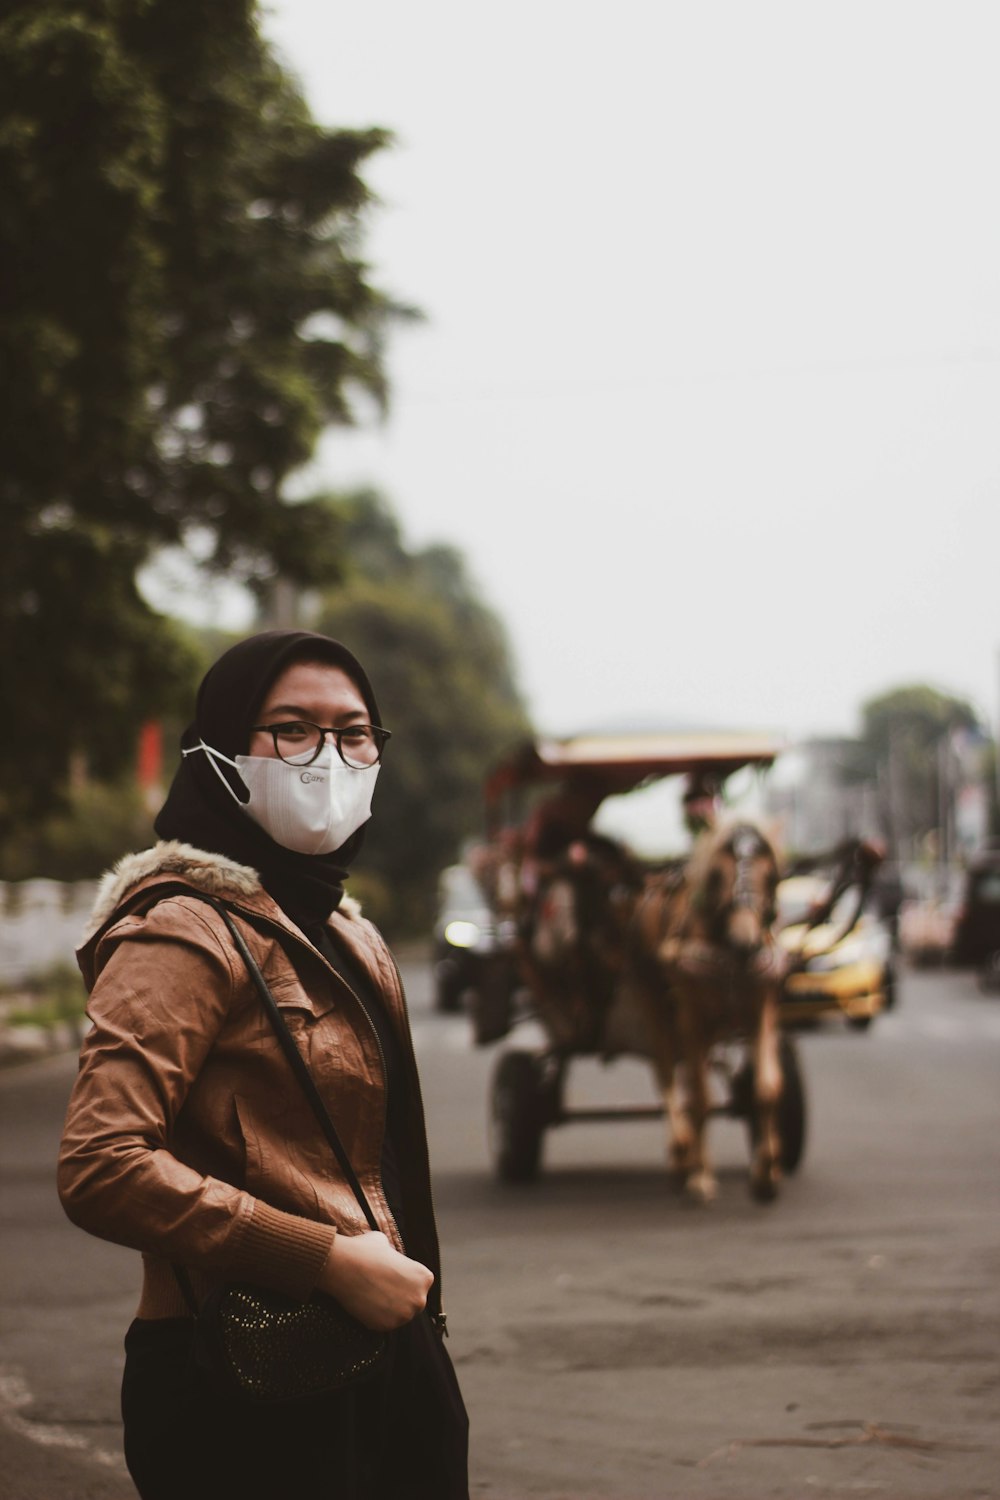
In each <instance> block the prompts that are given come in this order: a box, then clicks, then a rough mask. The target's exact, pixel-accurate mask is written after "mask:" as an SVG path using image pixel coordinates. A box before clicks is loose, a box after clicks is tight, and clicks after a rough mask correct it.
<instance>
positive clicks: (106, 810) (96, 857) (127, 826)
mask: <svg viewBox="0 0 1000 1500" xmlns="http://www.w3.org/2000/svg"><path fill="white" fill-rule="evenodd" d="M154 837H155V835H154V833H153V820H152V816H151V815H150V812H149V810H148V809H147V808H146V807H145V806H144V805H143V802H142V798H141V796H140V794H139V791H138V789H137V788H136V787H135V786H134V785H132V784H131V783H130V782H129V781H127V780H125V779H124V778H123V779H122V780H120V781H118V782H114V783H110V784H109V783H105V782H100V781H96V780H90V779H88V780H87V781H86V782H85V783H84V784H83V785H82V786H80V787H77V788H74V789H72V790H71V791H70V792H69V794H68V796H67V799H66V804H65V806H63V807H62V808H60V810H59V811H58V812H54V813H51V814H50V815H49V816H48V817H47V818H39V819H37V820H36V821H34V822H31V823H24V824H22V825H21V826H20V827H19V828H17V829H16V830H15V831H14V832H12V833H11V835H10V837H9V838H8V839H6V840H5V841H4V843H3V845H2V846H0V880H30V879H32V878H33V877H35V876H38V875H45V876H48V877H49V878H50V879H53V880H92V879H95V878H96V877H97V876H98V875H101V874H103V872H104V871H105V870H106V869H107V868H108V867H109V866H110V865H112V864H113V863H114V862H115V860H117V859H120V858H121V856H122V855H123V854H126V853H128V852H130V851H131V850H135V849H145V848H148V846H149V845H150V844H151V843H152V842H153V839H154Z"/></svg>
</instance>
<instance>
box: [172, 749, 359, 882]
mask: <svg viewBox="0 0 1000 1500" xmlns="http://www.w3.org/2000/svg"><path fill="white" fill-rule="evenodd" d="M196 750H204V752H205V754H206V755H207V756H208V759H209V764H210V765H211V766H212V768H213V770H214V771H215V773H216V775H217V776H218V777H219V780H220V781H221V782H222V784H223V786H224V787H225V788H226V790H227V791H228V792H229V794H230V795H231V797H232V798H233V801H234V802H235V803H236V805H237V807H239V808H241V809H242V811H243V812H245V813H246V815H247V817H249V818H252V819H253V820H254V822H255V823H258V824H259V825H260V827H261V828H263V830H264V832H265V833H267V834H270V836H271V838H272V839H274V842H275V843H276V844H280V845H281V846H282V848H284V849H294V850H295V852H296V853H297V854H332V853H333V851H334V849H339V848H340V846H341V844H343V843H346V841H347V840H348V839H349V838H350V836H351V834H352V833H356V832H357V830H358V829H359V828H360V827H361V825H362V823H367V821H368V819H369V818H370V817H371V805H372V793H373V792H374V790H375V779H376V777H377V776H378V773H379V766H378V764H377V763H376V764H375V765H374V766H364V767H363V768H361V769H360V770H356V769H355V768H354V767H353V766H348V765H345V764H344V762H343V761H342V760H341V759H340V756H339V755H338V754H337V752H336V751H335V750H334V749H333V747H332V746H331V745H329V744H327V745H324V746H323V749H322V750H321V751H320V753H319V755H318V756H317V757H316V759H315V760H314V761H311V762H310V764H309V765H305V764H303V763H302V760H301V759H300V760H299V762H298V763H294V762H291V761H287V760H276V759H274V758H272V757H271V756H269V755H237V757H236V759H235V760H230V759H229V756H228V755H223V754H222V751H221V750H213V749H212V747H211V745H206V744H205V742H204V740H203V741H202V742H201V744H200V745H193V746H192V747H191V749H190V750H184V751H183V752H182V753H183V754H184V755H192V754H194V752H195V751H196ZM217 759H218V760H224V761H225V762H226V764H227V765H230V766H235V768H236V770H237V771H238V772H239V773H240V776H241V777H242V778H243V781H244V783H245V784H246V788H247V790H248V792H249V793H250V801H249V802H241V801H240V799H239V797H237V795H236V793H235V792H234V791H233V789H232V787H231V786H230V785H229V782H228V781H227V780H226V778H225V776H223V774H222V772H221V771H220V770H219V767H218V766H217V765H216V764H215V762H216V760H217Z"/></svg>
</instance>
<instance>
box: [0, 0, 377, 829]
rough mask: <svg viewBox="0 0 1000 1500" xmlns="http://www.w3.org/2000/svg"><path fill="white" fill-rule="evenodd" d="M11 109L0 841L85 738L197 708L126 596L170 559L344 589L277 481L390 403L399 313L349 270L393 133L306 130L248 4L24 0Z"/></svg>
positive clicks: (165, 633)
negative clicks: (157, 560) (332, 583)
mask: <svg viewBox="0 0 1000 1500" xmlns="http://www.w3.org/2000/svg"><path fill="white" fill-rule="evenodd" d="M0 100H2V101H3V102H2V106H0V198H2V201H3V204H4V213H3V215H2V216H0V369H2V370H3V371H4V377H5V390H4V414H5V418H6V421H5V427H4V462H3V465H2V469H0V619H2V621H3V641H2V648H0V649H2V656H3V662H4V666H3V672H4V680H3V695H4V700H5V701H6V702H7V703H14V704H16V705H17V723H18V726H19V734H18V735H17V736H15V737H13V738H12V737H11V736H9V735H8V736H5V737H4V738H3V740H2V741H0V773H2V774H0V781H2V783H3V784H4V785H6V786H10V787H12V788H13V789H14V790H13V792H12V794H11V795H9V796H8V797H7V798H6V799H4V800H3V801H2V802H0V829H3V828H4V827H8V828H9V827H11V826H14V825H16V824H17V823H18V822H19V821H23V820H25V819H28V818H32V817H35V816H37V815H38V814H39V812H40V811H43V810H45V809H46V808H48V807H50V806H51V805H52V801H53V795H54V792H53V789H54V788H56V787H59V786H61V785H63V784H64V783H65V776H66V764H67V752H68V750H69V749H70V748H71V747H72V748H74V749H76V750H80V751H83V752H85V754H86V755H87V756H88V757H91V758H93V759H94V761H95V762H96V763H97V764H99V766H100V767H101V769H102V770H104V771H108V772H109V773H110V772H111V771H113V770H114V769H115V768H116V767H117V766H121V765H122V764H124V763H125V762H126V761H127V760H128V758H129V757H130V756H131V754H132V742H133V735H134V730H135V728H136V726H137V724H138V722H139V720H140V719H141V718H142V717H143V716H144V715H146V714H148V713H151V712H154V711H160V710H162V709H164V708H168V707H169V706H170V704H171V702H172V701H175V700H176V699H177V698H178V697H179V696H180V695H181V694H183V693H186V692H187V691H188V689H189V687H190V685H191V681H192V678H193V676H194V674H195V673H196V671H197V670H198V667H199V665H200V663H199V662H198V660H197V656H196V654H195V653H193V652H192V651H191V650H190V648H189V647H188V646H186V645H185V643H184V641H183V639H182V637H181V636H180V635H179V634H178V633H177V632H176V631H175V630H174V629H173V628H172V627H171V625H170V624H169V622H167V621H165V620H163V619H162V618H161V617H160V616H158V615H157V614H155V612H154V611H153V610H152V609H151V608H150V607H149V605H148V604H147V603H146V602H145V600H144V599H143V598H142V596H141V594H140V592H139V591H138V589H137V587H136V583H135V578H136V572H137V569H138V568H139V567H140V566H141V565H142V564H143V563H144V562H145V561H147V560H148V559H149V558H150V556H151V555H153V554H154V553H155V551H156V550H157V549H159V548H161V547H164V546H169V545H181V546H185V547H188V548H190V549H191V550H192V551H193V552H194V553H195V554H196V555H197V556H198V557H199V559H200V560H201V561H202V562H203V564H204V565H205V566H206V567H208V568H211V569H220V570H223V569H224V570H226V571H227V572H228V573H229V574H230V575H231V576H235V577H237V578H240V579H242V580H244V581H245V582H247V583H248V584H249V585H250V586H251V587H252V588H254V589H256V590H257V591H258V592H263V591H265V590H266V589H267V587H268V586H269V583H270V581H271V580H272V579H273V578H274V577H275V576H276V575H277V574H279V573H281V574H284V575H286V576H288V577H290V578H292V579H296V580H298V581H301V582H304V583H318V582H321V581H323V582H326V581H329V579H330V578H331V577H333V576H336V572H337V569H338V568H339V566H340V557H341V541H340V537H339V536H338V533H337V530H336V526H335V524H334V522H333V520H332V518H331V513H330V511H329V508H328V507H326V506H324V505H323V504H321V503H320V502H318V501H309V502H304V503H300V504H297V505H288V504H285V503H284V500H283V496H284V491H285V484H286V481H287V478H288V476H289V474H290V473H291V472H292V471H293V470H295V469H296V468H297V467H298V466H299V465H301V464H302V463H303V462H304V461H305V460H306V459H307V458H308V457H309V456H310V454H311V452H312V449H313V446H314V444H315V441H316V438H317V436H318V434H319V433H320V431H321V430H322V429H323V428H324V427H325V426H328V425H330V424H332V423H345V422H349V421H350V420H351V419H352V412H353V410H354V403H355V402H356V401H357V400H358V399H369V398H370V399H372V400H374V401H375V402H377V403H383V402H384V400H385V382H384V375H383V369H382V360H381V340H382V336H383V333H384V329H385V327H386V324H387V321H388V319H389V318H390V317H392V316H393V315H395V314H397V313H400V312H401V311H402V309H399V308H398V307H395V306H394V305H393V304H392V303H390V301H389V300H388V299H387V298H386V297H385V296H384V295H383V294H382V293H380V292H378V291H377V290H375V289H374V288H373V287H372V286H371V285H370V283H369V280H368V273H367V268H366V267H365V265H364V264H363V262H362V261H361V260H360V259H359V258H358V237H359V229H360V222H361V215H362V213H363V211H364V209H365V206H366V204H367V203H368V199H369V195H368V191H367V189H366V187H365V184H364V182H363V180H362V178H361V176H360V169H361V167H362V165H363V163H364V162H365V160H366V159H367V158H368V156H369V155H370V154H371V153H372V152H373V151H375V150H377V149H379V148H381V147H382V146H383V145H385V144H386V141H387V137H386V135H385V133H384V132H382V131H379V130H367V131H329V130H324V129H322V128H321V127H319V126H318V125H317V124H316V123H315V122H314V121H313V120H312V119H311V118H310V115H309V112H308V109H307V107H306V105H305V103H304V102H303V99H302V96H301V94H300V92H299V89H298V87H297V85H296V84H295V82H294V81H293V80H292V79H291V78H290V77H289V76H288V75H287V74H286V73H285V72H283V71H282V69H281V68H280V66H279V65H278V64H277V62H276V61H275V59H274V57H273V56H272V55H271V54H270V52H269V51H268V49H267V47H266V46H265V44H264V43H263V42H262V40H261V38H260V35H259V33H258V30H257V24H256V5H255V0H212V4H210V5H206V4H204V3H203V0H14V3H12V4H8V6H7V7H5V10H4V15H3V19H2V21H0ZM27 747H30V754H25V750H26V748H27Z"/></svg>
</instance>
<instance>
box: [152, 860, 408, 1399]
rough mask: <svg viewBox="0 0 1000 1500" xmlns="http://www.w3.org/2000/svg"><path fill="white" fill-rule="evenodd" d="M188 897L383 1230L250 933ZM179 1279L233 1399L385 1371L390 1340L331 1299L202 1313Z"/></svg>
mask: <svg viewBox="0 0 1000 1500" xmlns="http://www.w3.org/2000/svg"><path fill="white" fill-rule="evenodd" d="M184 894H185V895H188V896H195V897H197V898H198V899H200V900H203V901H206V902H207V903H208V904H209V905H210V906H212V907H214V908H215V910H216V911H217V912H218V913H219V914H220V916H221V917H222V919H223V921H224V922H225V924H226V926H227V927H228V928H229V932H230V935H231V936H232V939H233V941H234V943H235V944H236V947H237V950H238V951H239V954H240V956H241V957H242V959H243V961H244V963H245V964H246V966H247V969H248V970H249V972H250V977H251V978H252V980H253V982H254V985H255V987H256V989H257V993H258V994H259V995H260V998H261V1000H262V1001H263V1004H264V1009H265V1011H266V1012H267V1015H268V1019H269V1020H270V1021H271V1024H272V1026H273V1027H274V1030H275V1033H276V1035H277V1038H278V1041H279V1042H280V1043H281V1047H282V1049H283V1051H284V1053H285V1056H286V1057H287V1059H288V1061H289V1063H290V1065H291V1067H292V1070H293V1072H294V1073H295V1076H296V1078H297V1079H298V1081H299V1083H300V1084H301V1086H302V1089H303V1091H304V1093H305V1095H306V1098H307V1099H308V1101H309V1104H310V1105H311V1107H312V1110H313V1112H314V1114H315V1115H316V1118H317V1120H318V1121H319V1124H320V1128H321V1129H322V1131H323V1134H324V1135H325V1136H326V1138H327V1140H328V1142H329V1143H330V1146H331V1148H332V1149H333V1152H334V1155H335V1156H336V1158H337V1161H338V1162H339V1164H340V1167H341V1170H342V1171H343V1173H344V1175H345V1176H346V1178H347V1180H348V1182H349V1183H350V1185H351V1189H352V1191H353V1193H354V1196H355V1198H356V1199H357V1200H358V1204H359V1205H360V1207H361V1210H362V1212H363V1213H364V1216H365V1219H366V1221H367V1223H368V1226H369V1228H370V1229H374V1230H377V1229H378V1227H379V1226H378V1223H377V1221H376V1219H375V1215H374V1214H373V1213H372V1210H371V1207H370V1205H369V1203H368V1200H367V1198H366V1197H365V1194H364V1190H363V1188H362V1186H361V1184H360V1182H359V1181H358V1178H357V1175H356V1173H355V1171H354V1168H353V1167H352V1166H351V1163H350V1160H349V1159H348V1156H347V1153H346V1152H345V1151H344V1148H343V1145H342V1144H341V1141H340V1137H339V1136H338V1134H337V1131H336V1127H335V1126H334V1123H333V1121H332V1120H331V1118H330V1116H329V1113H328V1112H327V1109H326V1106H325V1105H324V1104H323V1101H322V1099H321V1098H320V1096H319V1092H318V1090H317V1088H316V1085H315V1084H314V1083H313V1080H312V1078H311V1076H310V1074H309V1069H308V1068H307V1067H306V1065H305V1062H304V1061H303V1058H302V1054H301V1053H300V1052H299V1049H298V1047H296V1045H295V1041H294V1039H293V1038H292V1035H291V1033H290V1032H289V1030H288V1027H287V1026H286V1025H285V1021H284V1018H283V1016H282V1014H281V1011H280V1010H279V1008H278V1006H277V1004H276V1002H275V999H274V996H273V995H272V994H271V991H270V990H269V989H268V987H267V982H266V980H265V979H264V976H263V974H262V973H261V972H260V969H259V968H258V966H257V964H256V962H255V961H254V957H253V954H252V953H251V952H250V950H249V948H248V947H247V945H246V942H245V941H244V939H243V935H242V933H241V932H240V931H239V928H238V927H237V926H236V924H235V922H234V921H233V919H232V917H231V916H230V914H229V912H228V911H227V909H226V908H225V906H223V905H222V904H221V903H220V902H218V901H215V900H214V899H213V898H212V897H210V896H206V895H204V894H203V893H201V892H199V891H196V890H192V889H191V888H190V887H185V888H184ZM174 1274H175V1275H176V1277H177V1280H178V1281H179V1283H180V1286H181V1290H182V1292H183V1293H184V1297H185V1300H186V1301H187V1303H188V1306H189V1307H190V1308H191V1310H192V1312H193V1313H194V1317H195V1339H194V1353H195V1358H196V1360H197V1361H198V1363H199V1364H200V1365H202V1366H203V1367H204V1368H206V1369H207V1370H209V1371H210V1372H211V1373H212V1374H213V1375H214V1377H215V1378H216V1380H217V1381H218V1382H219V1383H220V1384H221V1386H222V1388H223V1389H224V1390H226V1391H227V1392H229V1393H230V1394H234V1395H237V1396H241V1397H243V1398H245V1399H246V1400H248V1401H254V1402H261V1403H271V1402H282V1401H301V1400H306V1399H308V1398H309V1397H313V1396H323V1395H325V1394H327V1393H329V1392H331V1391H339V1390H343V1389H344V1387H346V1386H349V1385H356V1384H358V1383H360V1382H361V1381H363V1380H368V1379H371V1377H372V1376H374V1375H375V1374H377V1372H378V1371H379V1369H380V1368H381V1367H382V1365H383V1362H384V1360H385V1355H386V1350H387V1348H388V1340H387V1338H386V1335H385V1334H384V1333H378V1332H376V1331H375V1330H374V1329H371V1328H366V1327H365V1325H364V1324H363V1323H359V1322H358V1320H357V1318H354V1317H352V1316H351V1314H350V1313H349V1312H347V1311H346V1310H345V1309H344V1308H343V1307H341V1305H340V1303H339V1302H337V1301H336V1299H335V1298H333V1297H329V1296H327V1295H326V1294H325V1293H323V1292H314V1293H313V1294H312V1296H311V1297H309V1298H308V1299H307V1300H306V1301H305V1302H295V1301H294V1300H292V1299H291V1298H289V1297H285V1296H282V1295H281V1294H280V1293H279V1292H272V1291H268V1290H266V1289H265V1288H263V1287H257V1286H251V1285H248V1284H245V1283H239V1284H227V1285H224V1286H221V1287H219V1288H217V1289H216V1290H215V1291H213V1292H210V1293H209V1295H208V1297H207V1298H206V1299H205V1301H204V1302H203V1303H202V1304H201V1305H200V1306H199V1304H198V1302H197V1299H196V1298H195V1295H194V1289H193V1287H192V1285H191V1281H190V1278H189V1277H188V1275H187V1272H186V1271H185V1270H184V1268H183V1267H182V1266H179V1265H177V1264H175V1265H174Z"/></svg>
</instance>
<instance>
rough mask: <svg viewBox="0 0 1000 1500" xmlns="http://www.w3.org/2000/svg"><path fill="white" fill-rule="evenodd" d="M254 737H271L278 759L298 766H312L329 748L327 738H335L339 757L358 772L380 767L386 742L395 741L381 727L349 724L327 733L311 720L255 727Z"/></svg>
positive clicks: (253, 728)
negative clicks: (311, 722) (327, 747)
mask: <svg viewBox="0 0 1000 1500" xmlns="http://www.w3.org/2000/svg"><path fill="white" fill-rule="evenodd" d="M251 733H252V734H269V735H270V736H271V739H272V740H273V741H274V753H275V755H277V756H280V758H281V759H282V760H287V761H290V762H291V763H292V764H294V765H297V766H311V765H312V763H313V761H314V760H315V759H316V758H317V756H318V755H319V753H320V751H321V750H322V749H323V746H324V745H325V744H326V737H327V735H328V734H329V735H332V736H333V742H334V744H335V745H336V747H337V754H338V755H339V756H340V758H341V760H342V761H343V762H344V764H345V766H351V767H352V768H353V769H354V770H355V771H363V770H364V769H365V767H366V766H375V765H377V764H378V762H379V761H380V760H381V759H382V751H383V749H384V747H385V742H386V740H388V739H391V738H392V734H391V731H390V730H388V729H380V728H379V727H378V725H377V724H348V725H347V727H346V728H345V729H334V728H332V727H329V728H326V729H323V728H321V727H320V725H319V724H310V723H309V720H308V719H293V720H290V721H289V722H288V723H285V724H254V725H252V727H251Z"/></svg>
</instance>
